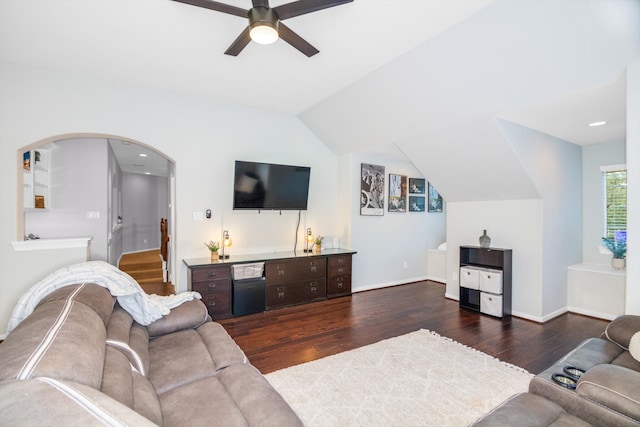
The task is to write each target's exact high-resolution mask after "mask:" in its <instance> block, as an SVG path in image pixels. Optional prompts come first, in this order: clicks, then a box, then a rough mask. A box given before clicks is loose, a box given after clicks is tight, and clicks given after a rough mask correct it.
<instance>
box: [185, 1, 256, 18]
mask: <svg viewBox="0 0 640 427" xmlns="http://www.w3.org/2000/svg"><path fill="white" fill-rule="evenodd" d="M173 1H177V2H178V3H185V4H190V5H192V6H198V7H203V8H205V9H211V10H215V11H217V12H222V13H228V14H230V15H235V16H240V17H242V18H246V17H247V16H248V15H247V10H246V9H241V8H239V7H236V6H231V5H230V4H224V3H220V2H218V1H213V0H173Z"/></svg>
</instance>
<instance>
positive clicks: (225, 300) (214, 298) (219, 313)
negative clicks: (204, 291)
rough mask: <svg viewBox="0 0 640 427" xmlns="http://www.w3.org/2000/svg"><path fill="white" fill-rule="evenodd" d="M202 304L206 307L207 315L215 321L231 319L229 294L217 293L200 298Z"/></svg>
mask: <svg viewBox="0 0 640 427" xmlns="http://www.w3.org/2000/svg"><path fill="white" fill-rule="evenodd" d="M202 302H203V303H204V305H206V306H207V310H208V311H209V315H210V316H211V317H212V318H214V319H216V318H218V319H221V318H224V317H231V294H230V293H229V292H217V293H212V294H209V295H203V296H202Z"/></svg>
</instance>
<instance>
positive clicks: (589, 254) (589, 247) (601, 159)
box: [582, 141, 626, 265]
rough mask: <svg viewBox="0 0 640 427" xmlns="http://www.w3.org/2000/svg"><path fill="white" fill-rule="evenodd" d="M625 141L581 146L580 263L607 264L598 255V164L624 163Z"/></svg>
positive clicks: (608, 261)
mask: <svg viewBox="0 0 640 427" xmlns="http://www.w3.org/2000/svg"><path fill="white" fill-rule="evenodd" d="M625 150H626V148H625V142H624V141H619V142H610V143H602V144H593V145H586V146H584V147H582V262H584V263H587V264H602V265H611V255H608V254H601V253H600V250H599V249H598V247H599V246H601V244H602V242H601V239H602V236H603V235H604V230H603V229H602V227H603V224H604V210H603V207H602V203H603V187H602V171H601V170H600V166H602V165H618V164H624V163H625V162H626V160H625Z"/></svg>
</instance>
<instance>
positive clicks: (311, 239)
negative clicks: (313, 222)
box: [304, 227, 314, 253]
mask: <svg viewBox="0 0 640 427" xmlns="http://www.w3.org/2000/svg"><path fill="white" fill-rule="evenodd" d="M313 241H314V239H313V235H312V234H311V227H309V228H307V237H306V247H305V249H304V252H306V253H309V252H312V251H313V250H312V249H311V248H310V247H309V245H311V244H312V243H313Z"/></svg>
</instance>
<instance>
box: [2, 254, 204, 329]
mask: <svg viewBox="0 0 640 427" xmlns="http://www.w3.org/2000/svg"><path fill="white" fill-rule="evenodd" d="M83 283H95V284H97V285H100V286H102V287H105V288H107V289H108V290H109V292H111V295H113V296H114V297H116V298H117V299H118V302H119V303H120V305H121V306H122V308H123V309H125V310H126V311H127V312H129V314H131V317H133V319H134V320H135V321H136V322H138V323H139V324H141V325H148V324H150V323H152V322H154V321H156V320H158V319H160V318H161V317H162V316H164V315H165V314H169V311H170V309H172V308H174V307H177V306H179V305H180V304H182V303H183V302H186V301H191V300H193V299H194V298H195V299H200V298H201V296H200V294H199V293H198V292H183V293H180V294H177V295H169V296H159V295H147V294H146V293H145V292H144V291H143V290H142V288H141V287H140V285H139V284H138V282H136V281H135V279H134V278H132V277H131V276H129V275H128V274H127V273H125V272H124V271H121V270H119V269H118V268H116V267H114V266H113V265H111V264H108V263H106V262H104V261H87V262H82V263H79V264H73V265H70V266H68V267H63V268H61V269H59V270H56V271H54V272H53V273H51V274H49V275H48V276H47V277H45V278H44V279H42V280H41V281H39V282H38V283H36V284H35V285H33V286H32V287H31V288H30V289H29V290H28V291H27V292H26V293H25V294H24V295H22V297H20V300H18V303H17V304H16V306H15V308H14V309H13V313H12V314H11V318H10V319H9V326H8V327H7V332H11V331H12V330H13V329H14V328H15V327H16V326H18V324H19V323H20V322H22V321H23V320H24V319H25V318H26V317H27V316H28V315H29V314H31V313H32V312H33V310H34V309H35V308H36V306H37V305H38V303H39V302H40V300H41V299H42V298H44V297H45V296H47V295H48V294H50V293H51V292H53V291H55V290H56V289H58V288H62V287H64V286H69V285H75V284H83Z"/></svg>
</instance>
